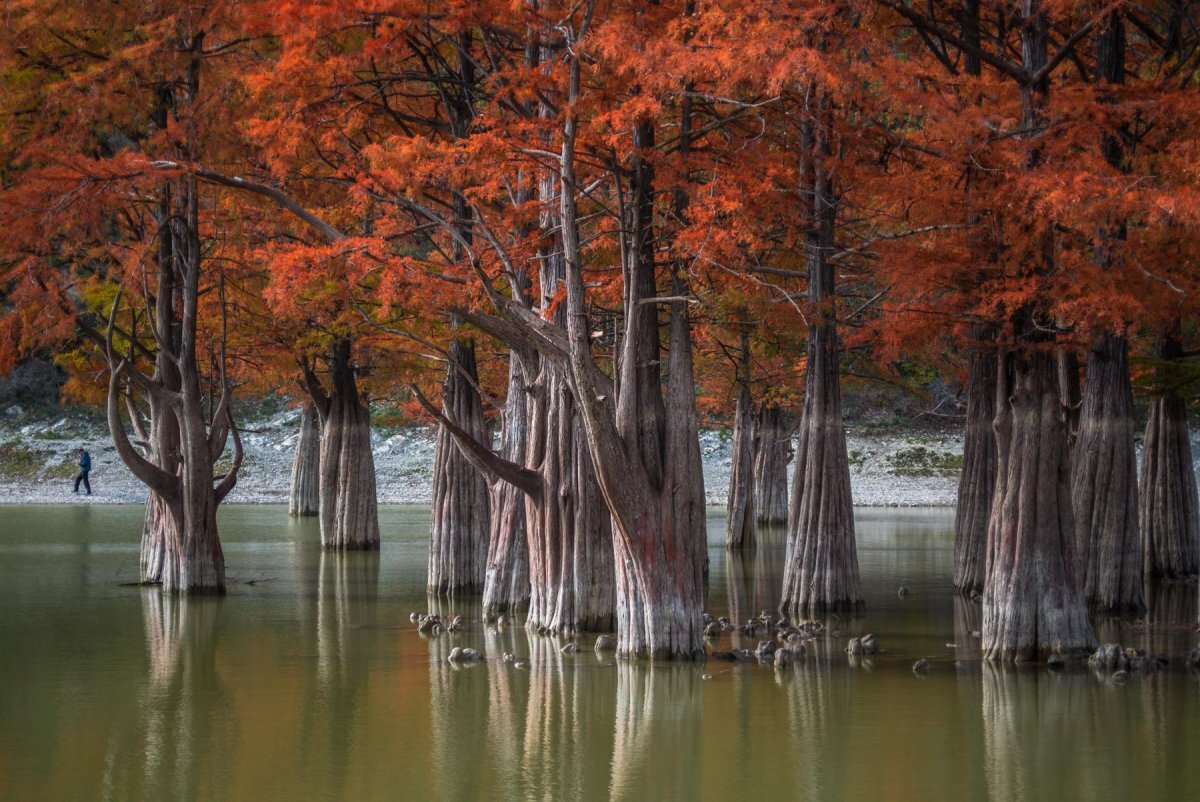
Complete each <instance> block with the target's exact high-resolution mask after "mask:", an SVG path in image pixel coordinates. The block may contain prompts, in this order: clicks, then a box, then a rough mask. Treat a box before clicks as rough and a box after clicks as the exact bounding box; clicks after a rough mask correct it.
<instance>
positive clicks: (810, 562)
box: [782, 96, 863, 616]
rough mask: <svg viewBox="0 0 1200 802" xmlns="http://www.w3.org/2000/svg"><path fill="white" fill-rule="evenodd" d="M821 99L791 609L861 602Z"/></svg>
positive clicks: (812, 130) (787, 589)
mask: <svg viewBox="0 0 1200 802" xmlns="http://www.w3.org/2000/svg"><path fill="white" fill-rule="evenodd" d="M820 102H821V107H822V111H821V115H822V119H820V120H817V121H810V122H809V123H808V124H807V125H806V133H805V139H806V144H807V146H808V147H807V149H808V150H809V151H810V153H811V162H810V164H809V169H810V170H811V175H812V181H813V188H814V192H813V197H814V210H813V220H814V222H815V226H814V227H813V228H812V230H810V233H809V234H808V241H807V242H806V243H805V251H806V253H805V258H806V261H807V263H808V301H809V305H810V307H811V312H810V315H811V317H810V323H809V329H808V362H807V366H806V368H805V377H804V408H803V411H802V413H801V418H800V432H799V436H798V442H797V446H796V470H795V474H794V476H793V479H792V497H791V511H790V514H789V516H788V541H787V561H786V564H785V567H784V577H783V605H782V606H783V608H784V609H786V610H788V611H789V612H790V613H792V614H793V615H796V616H802V615H806V614H808V613H810V612H815V611H825V610H854V609H857V608H859V607H860V606H861V605H862V602H863V598H862V589H861V587H860V585H859V578H858V553H857V550H856V548H855V540H854V507H853V501H852V500H851V496H850V461H849V458H848V456H847V454H846V430H845V428H844V426H843V424H842V390H841V384H840V381H839V376H838V362H839V354H838V336H837V325H836V320H837V308H836V295H835V288H834V268H833V265H832V263H831V262H830V261H829V254H831V253H832V252H833V250H834V229H835V226H836V223H837V207H836V201H835V199H834V192H833V186H832V182H831V179H830V177H829V175H828V174H827V173H826V172H825V170H824V168H823V167H822V162H823V160H824V159H825V158H828V157H829V155H830V150H829V144H828V142H827V140H826V138H825V133H824V132H823V130H822V126H823V124H824V119H823V118H824V116H825V115H827V114H828V113H829V112H828V106H829V104H830V103H831V101H830V100H829V98H828V96H824V97H822V99H821V101H820ZM818 123H820V125H818Z"/></svg>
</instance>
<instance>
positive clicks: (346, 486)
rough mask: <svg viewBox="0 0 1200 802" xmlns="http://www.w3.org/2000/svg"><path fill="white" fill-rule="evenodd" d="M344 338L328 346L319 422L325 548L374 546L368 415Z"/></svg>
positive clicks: (376, 524) (375, 530) (375, 526)
mask: <svg viewBox="0 0 1200 802" xmlns="http://www.w3.org/2000/svg"><path fill="white" fill-rule="evenodd" d="M350 349H351V344H350V341H349V340H337V341H335V342H334V343H333V344H332V346H331V347H330V360H329V368H330V379H329V380H330V392H329V398H328V403H327V406H326V409H327V411H326V413H325V416H324V419H323V420H322V421H321V429H322V432H321V456H320V481H319V489H320V494H321V501H320V519H321V545H322V546H323V547H324V548H327V549H343V550H353V549H377V548H379V506H378V498H377V495H376V487H375V456H374V453H373V452H372V451H371V413H370V410H369V409H368V408H367V406H366V405H365V404H364V403H363V402H362V401H361V399H360V398H359V394H358V383H357V381H356V380H355V376H354V366H353V365H352V364H351V361H350Z"/></svg>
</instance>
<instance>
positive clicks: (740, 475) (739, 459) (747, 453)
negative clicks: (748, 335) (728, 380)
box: [725, 341, 757, 549]
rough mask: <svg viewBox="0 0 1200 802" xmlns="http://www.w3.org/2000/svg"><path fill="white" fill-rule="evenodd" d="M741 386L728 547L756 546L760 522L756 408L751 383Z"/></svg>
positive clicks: (740, 383)
mask: <svg viewBox="0 0 1200 802" xmlns="http://www.w3.org/2000/svg"><path fill="white" fill-rule="evenodd" d="M747 342H748V341H747ZM737 388H738V390H737V406H736V409H735V411H734V417H733V456H732V465H731V466H730V470H729V501H728V503H727V504H726V507H725V510H726V519H725V546H726V548H730V549H741V548H747V549H749V548H754V545H755V523H756V522H757V517H756V515H755V512H754V439H755V437H754V411H753V409H752V408H751V404H750V386H749V384H748V383H747V382H746V381H742V380H739V381H738V383H737Z"/></svg>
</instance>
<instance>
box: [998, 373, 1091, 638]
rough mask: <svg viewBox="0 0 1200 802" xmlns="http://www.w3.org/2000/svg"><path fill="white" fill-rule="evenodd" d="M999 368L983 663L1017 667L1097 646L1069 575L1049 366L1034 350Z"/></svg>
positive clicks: (1061, 439) (1062, 457) (1056, 408)
mask: <svg viewBox="0 0 1200 802" xmlns="http://www.w3.org/2000/svg"><path fill="white" fill-rule="evenodd" d="M1000 360H1001V362H1000V365H999V371H998V374H997V383H996V422H995V430H996V454H997V462H996V471H997V479H996V490H995V498H994V499H993V502H992V515H991V520H990V522H989V525H988V558H987V576H986V578H985V581H984V593H983V644H982V646H983V651H984V655H985V657H986V658H987V659H989V660H1017V661H1022V660H1033V659H1037V658H1038V657H1040V656H1044V655H1046V654H1048V653H1070V652H1076V651H1079V650H1086V649H1091V648H1093V647H1094V646H1095V637H1094V636H1093V634H1092V629H1091V626H1090V625H1089V624H1088V618H1087V605H1086V603H1085V602H1084V600H1083V596H1082V594H1081V592H1080V587H1079V582H1078V580H1077V577H1076V574H1075V568H1076V566H1075V555H1074V538H1075V526H1074V516H1073V515H1072V512H1071V503H1070V466H1069V462H1068V458H1067V454H1068V452H1067V431H1066V421H1065V415H1064V407H1063V404H1062V401H1061V400H1060V398H1059V383H1058V380H1057V376H1056V369H1055V364H1054V361H1055V360H1054V356H1053V355H1052V354H1050V353H1049V352H1047V351H1044V350H1033V349H1030V350H1029V351H1026V352H1020V353H1014V354H1011V355H1007V356H1004V355H1002V356H1001V357H1000Z"/></svg>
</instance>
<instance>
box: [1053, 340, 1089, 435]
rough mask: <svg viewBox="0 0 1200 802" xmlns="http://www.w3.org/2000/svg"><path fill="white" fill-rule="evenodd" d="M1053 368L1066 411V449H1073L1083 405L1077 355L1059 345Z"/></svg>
mask: <svg viewBox="0 0 1200 802" xmlns="http://www.w3.org/2000/svg"><path fill="white" fill-rule="evenodd" d="M1055 369H1056V371H1057V375H1058V394H1059V397H1060V398H1062V405H1063V409H1064V410H1065V412H1066V423H1067V449H1068V451H1070V452H1074V450H1075V438H1076V437H1077V436H1078V434H1079V410H1080V407H1082V406H1083V400H1082V392H1081V391H1080V383H1079V357H1077V356H1075V352H1074V351H1072V350H1071V349H1070V348H1066V347H1061V346H1060V347H1059V348H1058V350H1057V351H1056V352H1055Z"/></svg>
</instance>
